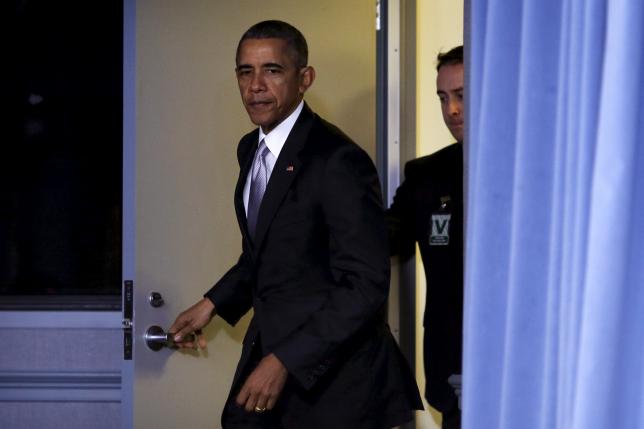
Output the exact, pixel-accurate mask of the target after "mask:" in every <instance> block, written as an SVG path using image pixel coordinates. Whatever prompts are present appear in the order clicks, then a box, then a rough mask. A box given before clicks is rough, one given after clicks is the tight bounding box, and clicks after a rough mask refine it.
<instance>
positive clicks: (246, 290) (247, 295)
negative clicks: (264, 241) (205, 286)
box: [204, 253, 253, 325]
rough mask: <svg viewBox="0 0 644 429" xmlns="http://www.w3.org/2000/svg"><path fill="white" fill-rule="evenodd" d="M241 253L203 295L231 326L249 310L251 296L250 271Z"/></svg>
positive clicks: (251, 303) (251, 300) (251, 301)
mask: <svg viewBox="0 0 644 429" xmlns="http://www.w3.org/2000/svg"><path fill="white" fill-rule="evenodd" d="M246 258H247V256H246V255H245V254H243V253H242V255H241V256H240V257H239V261H237V264H235V265H234V266H233V267H232V268H231V269H230V270H228V272H227V273H226V274H224V276H223V277H222V278H221V279H220V280H219V281H218V282H217V283H215V285H214V286H213V287H212V288H211V289H210V290H209V291H208V292H206V293H205V294H204V297H205V298H208V299H210V300H211V301H212V302H213V304H215V309H216V310H217V314H218V315H219V316H220V317H221V318H222V319H224V320H225V321H226V322H228V323H230V324H231V325H234V324H236V323H237V322H238V321H239V319H241V318H242V316H244V314H246V313H247V312H248V310H250V308H251V307H252V305H253V296H252V288H251V280H250V269H249V267H248V263H247V260H246Z"/></svg>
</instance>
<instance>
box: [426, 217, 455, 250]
mask: <svg viewBox="0 0 644 429" xmlns="http://www.w3.org/2000/svg"><path fill="white" fill-rule="evenodd" d="M451 218H452V215H451V214H450V213H432V218H431V233H430V235H429V245H430V246H447V245H448V244H449V221H450V220H451Z"/></svg>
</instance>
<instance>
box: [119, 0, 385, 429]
mask: <svg viewBox="0 0 644 429" xmlns="http://www.w3.org/2000/svg"><path fill="white" fill-rule="evenodd" d="M320 3H323V4H320V5H316V4H313V3H309V2H302V1H284V0H281V1H278V0H273V1H259V0H244V1H236V2H217V1H206V0H201V1H200V0H190V1H183V2H176V1H173V0H138V1H135V0H125V41H124V46H125V73H124V77H125V81H124V88H125V89H124V93H125V103H124V136H125V139H124V140H125V145H124V147H125V150H124V160H125V161H124V219H125V225H124V261H125V262H124V279H126V280H132V282H133V283H132V284H133V300H134V312H133V317H132V322H133V335H132V338H133V356H132V360H125V361H124V371H123V375H124V376H123V410H124V413H123V416H124V417H123V427H124V428H137V429H145V428H154V429H162V428H178V427H184V426H185V427H191V428H217V427H219V426H220V424H219V418H220V415H221V410H222V408H223V406H224V402H225V400H226V397H227V394H228V389H229V387H230V383H231V381H232V377H233V373H234V369H235V366H236V363H237V360H238V358H239V353H240V351H241V340H242V337H243V334H244V332H245V328H246V326H247V324H248V321H249V316H247V317H246V318H244V319H243V320H242V321H241V322H240V323H239V324H238V325H237V326H236V327H234V328H231V327H230V326H228V325H227V324H225V322H223V320H221V319H219V318H216V319H215V320H213V322H212V323H211V324H210V326H209V327H208V328H207V329H206V330H205V335H206V336H207V338H208V339H209V343H208V349H207V351H206V352H197V351H172V350H170V349H167V348H163V349H161V350H159V351H153V350H151V349H150V348H148V347H147V346H146V344H145V341H144V335H145V332H146V330H147V329H148V328H149V327H150V326H153V325H157V326H159V327H161V328H162V329H167V328H168V327H169V326H170V325H171V323H172V321H173V320H174V318H175V317H176V315H177V314H178V313H179V312H180V311H181V310H183V309H185V308H187V307H188V306H189V305H191V304H193V303H194V302H196V301H197V300H198V299H200V298H201V296H202V295H203V293H204V292H205V291H206V290H207V289H208V288H209V287H210V286H211V285H212V284H213V283H214V282H215V281H216V280H217V279H218V278H219V277H220V276H221V275H223V274H224V273H225V272H226V270H227V269H228V268H229V267H230V266H232V264H234V263H235V261H236V259H237V257H238V256H239V250H240V243H241V241H240V240H241V239H240V235H239V231H238V227H237V223H236V220H235V217H234V209H233V205H232V198H233V190H234V186H235V182H236V180H237V174H238V165H237V160H236V146H237V142H238V140H239V138H240V137H241V136H242V135H243V134H244V133H246V132H248V131H249V130H251V129H252V124H250V122H249V121H248V118H247V116H246V113H245V111H244V109H243V106H242V104H241V101H240V99H239V94H238V90H237V87H236V80H235V74H234V57H235V48H236V45H237V42H238V40H239V38H240V36H241V35H242V33H243V32H244V31H245V30H246V29H247V28H248V27H249V26H250V25H252V24H254V23H255V22H258V21H261V20H263V19H269V18H278V19H283V20H285V21H289V22H291V23H292V24H294V25H295V26H296V27H299V28H300V30H302V32H303V33H304V34H305V36H306V37H307V39H308V41H309V49H310V51H311V55H310V62H311V63H312V65H314V66H316V68H317V71H318V80H317V81H316V83H315V85H314V87H313V89H312V91H311V93H310V94H309V96H307V100H308V101H309V103H310V104H311V107H312V108H313V109H314V110H315V111H317V112H318V113H320V114H321V115H322V116H324V117H326V118H327V119H329V120H330V121H332V122H335V123H336V124H337V125H339V126H340V127H341V128H343V129H344V130H345V131H346V132H347V133H348V134H349V135H351V136H352V137H354V139H355V140H356V141H357V142H358V143H360V144H362V145H363V146H364V147H365V148H366V149H367V151H368V152H369V153H371V154H372V155H373V154H374V153H375V138H374V136H375V127H374V118H375V30H374V17H375V9H374V3H373V2H372V1H369V0H365V1H361V2H349V4H350V5H349V6H347V4H346V3H347V2H344V1H341V0H334V1H328V2H320ZM152 292H157V293H158V294H160V296H161V297H162V299H163V305H161V306H159V307H153V306H152V305H151V304H150V302H149V300H148V297H149V295H150V293H152Z"/></svg>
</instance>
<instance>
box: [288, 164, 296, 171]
mask: <svg viewBox="0 0 644 429" xmlns="http://www.w3.org/2000/svg"><path fill="white" fill-rule="evenodd" d="M286 171H289V172H293V171H295V167H294V166H293V165H292V164H291V165H289V166H288V167H286Z"/></svg>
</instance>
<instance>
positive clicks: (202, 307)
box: [168, 298, 217, 349]
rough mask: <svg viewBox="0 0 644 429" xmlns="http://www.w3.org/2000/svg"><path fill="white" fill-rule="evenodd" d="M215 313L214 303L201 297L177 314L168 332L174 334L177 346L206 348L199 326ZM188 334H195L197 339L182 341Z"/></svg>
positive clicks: (204, 323) (202, 325) (206, 322)
mask: <svg viewBox="0 0 644 429" xmlns="http://www.w3.org/2000/svg"><path fill="white" fill-rule="evenodd" d="M215 314H217V312H216V310H215V304H213V302H212V301H211V300H209V299H208V298H203V299H202V300H201V301H199V302H197V303H196V304H195V305H193V306H192V307H190V308H189V309H187V310H186V311H184V312H183V313H181V314H179V316H177V319H176V320H175V321H174V323H173V324H172V326H170V329H168V332H171V333H173V334H174V342H175V344H176V345H177V347H179V348H195V347H199V348H201V349H205V348H206V338H204V336H203V335H202V333H201V328H203V327H204V326H206V325H207V324H208V322H210V320H211V319H212V318H213V316H214V315H215ZM189 334H195V336H196V338H197V341H196V342H195V341H183V338H184V337H186V336H187V335H189Z"/></svg>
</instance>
